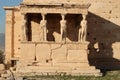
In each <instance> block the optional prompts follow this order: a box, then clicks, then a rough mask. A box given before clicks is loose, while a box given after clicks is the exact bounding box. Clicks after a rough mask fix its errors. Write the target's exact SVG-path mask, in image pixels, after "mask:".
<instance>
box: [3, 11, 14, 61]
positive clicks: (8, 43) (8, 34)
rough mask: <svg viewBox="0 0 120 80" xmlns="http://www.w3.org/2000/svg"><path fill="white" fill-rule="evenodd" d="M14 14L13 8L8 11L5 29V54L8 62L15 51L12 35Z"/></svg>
mask: <svg viewBox="0 0 120 80" xmlns="http://www.w3.org/2000/svg"><path fill="white" fill-rule="evenodd" d="M12 16H13V12H12V11H11V10H7V11H6V31H5V54H6V62H7V61H9V60H10V58H11V57H12V52H13V49H12V48H13V44H12V43H13V41H12V40H13V39H12V38H13V37H12V32H13V30H12V27H13V25H12V23H13V21H12Z"/></svg>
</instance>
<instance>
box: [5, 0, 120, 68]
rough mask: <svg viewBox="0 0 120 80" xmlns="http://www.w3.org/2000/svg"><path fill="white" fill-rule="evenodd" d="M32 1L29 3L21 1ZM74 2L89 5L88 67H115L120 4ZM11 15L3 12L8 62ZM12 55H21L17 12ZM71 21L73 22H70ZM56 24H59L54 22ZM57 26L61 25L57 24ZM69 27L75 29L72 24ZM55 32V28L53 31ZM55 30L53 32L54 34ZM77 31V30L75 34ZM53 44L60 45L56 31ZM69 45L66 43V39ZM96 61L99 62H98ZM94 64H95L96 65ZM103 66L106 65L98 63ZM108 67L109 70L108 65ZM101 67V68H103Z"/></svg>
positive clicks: (115, 1)
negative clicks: (112, 65)
mask: <svg viewBox="0 0 120 80" xmlns="http://www.w3.org/2000/svg"><path fill="white" fill-rule="evenodd" d="M24 1H31V2H32V0H24ZM72 1H77V2H80V1H82V2H86V3H88V2H89V3H91V7H90V8H89V14H88V16H87V20H88V29H87V31H88V34H87V41H89V42H90V44H89V50H90V51H89V52H90V54H89V55H88V57H89V60H90V64H91V65H96V66H101V65H98V64H100V63H101V62H107V61H108V62H109V63H110V64H111V63H112V62H115V63H118V62H119V60H120V54H119V52H120V13H119V12H120V5H119V4H120V0H72ZM12 15H13V14H12V11H11V10H8V11H7V12H6V50H5V51H6V57H8V58H7V59H9V58H10V57H11V54H13V53H12V51H13V50H12V47H11V46H12V41H11V39H12V36H11V34H12V20H11V18H12ZM14 15H15V16H14V54H15V57H19V54H20V41H21V35H20V34H21V31H20V30H21V23H22V21H21V20H22V16H21V14H20V12H18V11H15V12H14ZM71 21H72V20H71ZM57 22H58V21H57ZM56 25H60V24H56ZM69 25H72V26H73V25H74V23H71V24H69ZM53 29H54V28H53ZM57 31H58V30H56V32H57ZM74 31H76V30H74ZM68 33H69V34H68V37H69V35H71V36H73V37H72V39H73V38H74V35H73V34H72V31H70V28H69V31H68ZM53 35H54V36H55V37H56V39H57V40H56V41H59V40H60V39H59V38H60V36H59V31H58V32H57V34H56V33H53ZM68 41H69V39H68ZM96 58H97V59H96ZM97 61H98V62H97ZM96 62H97V64H94V63H96ZM101 64H103V65H105V64H106V63H101ZM108 66H111V65H109V64H108ZM102 67H103V66H102Z"/></svg>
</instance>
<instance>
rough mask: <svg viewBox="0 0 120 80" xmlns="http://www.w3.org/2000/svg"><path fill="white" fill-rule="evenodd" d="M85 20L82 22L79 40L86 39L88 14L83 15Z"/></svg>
mask: <svg viewBox="0 0 120 80" xmlns="http://www.w3.org/2000/svg"><path fill="white" fill-rule="evenodd" d="M82 17H83V20H82V21H81V23H80V26H81V27H80V29H79V41H81V42H82V41H86V36H87V20H86V15H82Z"/></svg>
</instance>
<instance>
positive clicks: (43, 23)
mask: <svg viewBox="0 0 120 80" xmlns="http://www.w3.org/2000/svg"><path fill="white" fill-rule="evenodd" d="M41 15H42V20H41V21H40V28H41V29H42V30H41V34H40V41H47V26H46V25H47V21H46V20H45V15H46V14H41Z"/></svg>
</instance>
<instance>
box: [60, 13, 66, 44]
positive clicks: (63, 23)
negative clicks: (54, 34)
mask: <svg viewBox="0 0 120 80" xmlns="http://www.w3.org/2000/svg"><path fill="white" fill-rule="evenodd" d="M65 16H66V14H61V17H62V20H61V21H60V26H61V28H60V31H61V41H62V42H63V41H64V42H65V41H66V33H67V32H66V28H67V25H66V23H67V21H66V20H65Z"/></svg>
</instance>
